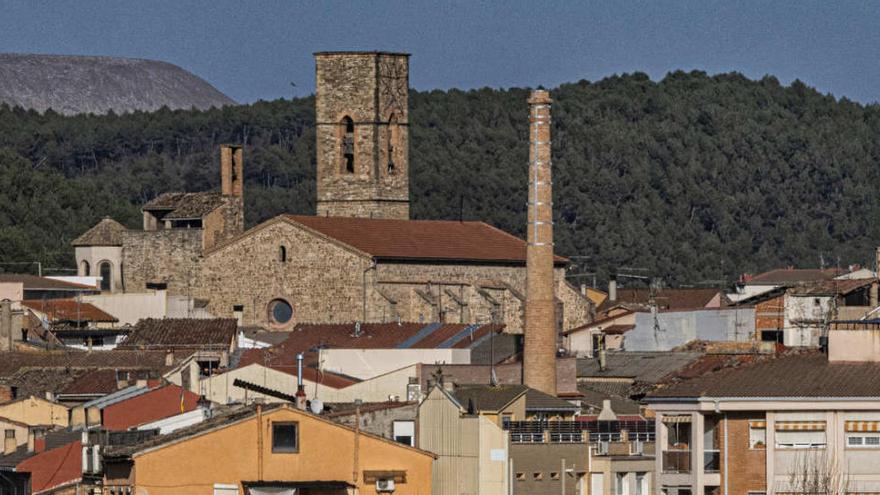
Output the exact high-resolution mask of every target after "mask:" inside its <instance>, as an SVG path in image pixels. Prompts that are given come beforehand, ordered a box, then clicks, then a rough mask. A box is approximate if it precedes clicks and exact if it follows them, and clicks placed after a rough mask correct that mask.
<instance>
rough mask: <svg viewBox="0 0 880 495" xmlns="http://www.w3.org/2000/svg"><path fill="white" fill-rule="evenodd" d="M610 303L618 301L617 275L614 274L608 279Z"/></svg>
mask: <svg viewBox="0 0 880 495" xmlns="http://www.w3.org/2000/svg"><path fill="white" fill-rule="evenodd" d="M608 301H609V302H615V301H617V274H616V273H612V274H611V275H610V276H609V278H608Z"/></svg>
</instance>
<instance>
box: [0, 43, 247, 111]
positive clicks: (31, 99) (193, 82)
mask: <svg viewBox="0 0 880 495" xmlns="http://www.w3.org/2000/svg"><path fill="white" fill-rule="evenodd" d="M0 81H3V84H2V85H0V102H2V103H7V104H9V105H10V106H20V107H23V108H26V109H34V110H36V111H38V112H44V111H46V110H48V109H50V108H51V109H52V110H53V111H55V112H57V113H61V114H65V115H72V114H77V113H95V114H105V113H107V112H110V111H113V112H115V113H126V112H133V111H136V110H141V111H153V110H158V109H160V108H162V107H163V106H166V107H168V108H170V109H190V108H197V109H200V110H206V109H208V108H211V107H221V106H223V105H234V104H235V102H234V101H232V99H230V98H229V97H228V96H226V95H224V94H223V93H221V92H220V91H217V89H216V88H214V87H213V86H211V85H210V84H208V83H207V82H205V81H204V80H202V79H200V78H198V77H196V76H195V75H193V74H191V73H189V72H187V71H185V70H183V69H181V68H180V67H177V66H176V65H172V64H169V63H166V62H159V61H155V60H138V59H127V58H114V57H86V56H67V55H27V54H15V53H0Z"/></svg>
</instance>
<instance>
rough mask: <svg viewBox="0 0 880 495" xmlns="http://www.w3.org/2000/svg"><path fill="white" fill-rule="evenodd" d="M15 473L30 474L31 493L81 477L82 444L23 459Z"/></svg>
mask: <svg viewBox="0 0 880 495" xmlns="http://www.w3.org/2000/svg"><path fill="white" fill-rule="evenodd" d="M16 471H23V472H29V473H31V493H34V494H36V493H39V492H41V491H45V490H48V489H50V488H53V487H57V486H61V485H64V484H66V483H70V482H72V481H76V480H78V479H80V478H81V477H82V443H81V442H79V441H76V442H71V443H68V444H66V445H63V446H61V447H58V448H54V449H51V450H47V451H45V452H40V453H39V454H37V455H35V456H33V457H30V458H28V459H25V460H24V461H22V462H21V463H20V464H18V466H16Z"/></svg>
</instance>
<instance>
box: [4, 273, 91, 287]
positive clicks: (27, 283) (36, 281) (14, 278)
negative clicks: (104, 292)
mask: <svg viewBox="0 0 880 495" xmlns="http://www.w3.org/2000/svg"><path fill="white" fill-rule="evenodd" d="M7 282H11V283H20V284H22V286H23V287H24V290H64V291H74V290H75V291H97V288H95V287H90V286H88V285H82V284H74V283H72V282H65V281H63V280H55V279H54V278H47V277H38V276H36V275H27V274H23V273H8V274H3V275H0V283H7Z"/></svg>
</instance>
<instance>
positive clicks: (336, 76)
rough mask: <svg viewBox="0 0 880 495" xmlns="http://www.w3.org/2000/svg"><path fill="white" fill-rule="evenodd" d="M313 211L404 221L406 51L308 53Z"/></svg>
mask: <svg viewBox="0 0 880 495" xmlns="http://www.w3.org/2000/svg"><path fill="white" fill-rule="evenodd" d="M315 67H316V71H315V72H316V84H315V124H316V128H317V141H318V142H317V155H318V156H317V165H318V170H317V189H318V203H317V207H318V208H317V213H318V215H319V216H336V217H367V218H396V219H404V220H406V219H409V109H408V105H407V102H408V96H409V55H408V54H404V53H387V52H320V53H316V54H315Z"/></svg>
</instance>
